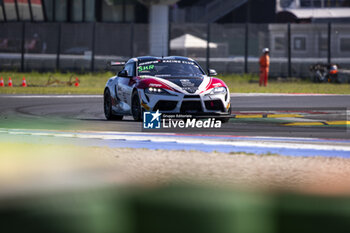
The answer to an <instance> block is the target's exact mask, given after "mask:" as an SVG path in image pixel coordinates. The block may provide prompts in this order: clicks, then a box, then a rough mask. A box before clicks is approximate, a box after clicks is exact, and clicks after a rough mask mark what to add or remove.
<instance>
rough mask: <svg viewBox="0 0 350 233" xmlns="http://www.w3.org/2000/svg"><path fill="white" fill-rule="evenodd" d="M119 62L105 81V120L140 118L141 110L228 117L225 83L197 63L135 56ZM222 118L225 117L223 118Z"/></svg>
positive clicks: (228, 106) (180, 59)
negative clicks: (117, 68) (117, 71)
mask: <svg viewBox="0 0 350 233" xmlns="http://www.w3.org/2000/svg"><path fill="white" fill-rule="evenodd" d="M111 65H116V66H118V65H122V66H123V69H122V71H120V72H119V73H118V75H116V76H114V77H112V78H110V79H109V80H108V81H107V84H106V87H105V90H104V113H105V116H106V118H107V119H108V120H122V118H123V116H127V115H131V116H133V118H134V120H136V121H140V120H142V117H143V114H142V113H143V112H145V111H146V112H155V111H159V112H161V113H169V114H183V113H184V114H193V115H205V116H212V115H215V116H218V115H219V116H221V119H227V118H222V116H228V115H229V114H230V92H229V89H228V87H227V86H226V84H225V83H224V82H223V81H222V80H220V79H218V78H214V77H211V76H215V75H216V72H215V70H209V71H208V75H207V74H206V73H205V72H204V71H203V69H202V68H201V67H200V66H199V64H198V63H197V62H196V61H194V60H192V59H190V58H185V57H162V58H160V57H138V58H132V59H130V60H129V61H128V62H126V63H125V62H111ZM223 121H225V120H223Z"/></svg>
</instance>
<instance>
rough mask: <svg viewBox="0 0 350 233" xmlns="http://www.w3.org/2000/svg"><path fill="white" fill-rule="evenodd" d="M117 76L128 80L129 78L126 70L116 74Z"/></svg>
mask: <svg viewBox="0 0 350 233" xmlns="http://www.w3.org/2000/svg"><path fill="white" fill-rule="evenodd" d="M118 76H119V77H125V78H128V77H129V74H128V71H127V70H122V71H120V72H119V73H118Z"/></svg>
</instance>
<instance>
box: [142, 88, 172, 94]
mask: <svg viewBox="0 0 350 233" xmlns="http://www.w3.org/2000/svg"><path fill="white" fill-rule="evenodd" d="M145 93H146V94H152V95H170V93H169V92H167V91H165V90H164V89H162V88H155V87H149V88H146V89H145Z"/></svg>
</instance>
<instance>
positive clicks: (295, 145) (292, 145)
mask: <svg viewBox="0 0 350 233" xmlns="http://www.w3.org/2000/svg"><path fill="white" fill-rule="evenodd" d="M7 133H8V134H14V135H33V136H34V135H37V136H52V137H64V138H81V139H100V140H123V141H131V142H132V141H147V142H150V143H151V142H154V143H162V142H163V143H164V142H168V143H169V142H170V143H178V144H197V145H203V144H204V145H213V146H220V145H221V146H232V147H258V148H284V149H301V150H305V149H307V150H308V149H311V150H322V151H349V152H350V145H345V146H344V145H325V144H312V143H309V144H306V143H305V142H276V141H274V142H271V141H262V140H256V141H245V140H244V139H242V140H240V141H228V140H225V141H224V140H210V139H203V138H189V137H186V138H183V137H180V136H179V137H171V138H167V137H164V136H163V137H162V136H159V137H157V136H152V137H150V136H149V135H147V134H144V135H142V136H140V135H135V136H134V135H123V134H118V133H116V132H115V134H112V135H111V134H98V135H97V134H79V133H68V132H63V133H60V132H28V131H26V130H24V131H22V132H21V131H17V130H16V131H15V132H13V131H12V130H9V131H7Z"/></svg>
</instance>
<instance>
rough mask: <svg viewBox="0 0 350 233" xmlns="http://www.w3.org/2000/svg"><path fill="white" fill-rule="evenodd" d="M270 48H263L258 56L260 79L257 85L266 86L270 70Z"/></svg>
mask: <svg viewBox="0 0 350 233" xmlns="http://www.w3.org/2000/svg"><path fill="white" fill-rule="evenodd" d="M269 53H270V50H269V49H268V48H265V49H263V54H262V55H261V57H260V61H259V63H260V81H259V86H262V85H264V86H265V87H266V86H267V80H268V77H269V70H270V55H269Z"/></svg>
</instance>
